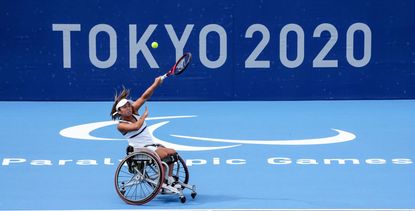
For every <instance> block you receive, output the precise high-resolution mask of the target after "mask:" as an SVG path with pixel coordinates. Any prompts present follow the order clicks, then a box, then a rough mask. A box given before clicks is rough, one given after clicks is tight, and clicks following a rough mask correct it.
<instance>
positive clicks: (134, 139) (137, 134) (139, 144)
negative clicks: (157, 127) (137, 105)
mask: <svg viewBox="0 0 415 211" xmlns="http://www.w3.org/2000/svg"><path fill="white" fill-rule="evenodd" d="M133 117H134V118H135V119H136V120H137V121H138V119H139V118H140V116H138V115H135V114H133ZM120 122H125V123H128V124H132V122H129V121H125V120H120ZM122 135H123V136H124V137H125V138H126V139H127V140H128V144H129V145H130V146H132V147H134V148H143V147H144V146H146V145H150V144H155V143H154V141H153V138H152V136H151V134H150V131H149V130H148V128H147V123H146V122H145V121H144V122H143V125H141V127H140V129H138V130H133V131H129V132H127V133H123V134H122Z"/></svg>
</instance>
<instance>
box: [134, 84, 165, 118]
mask: <svg viewBox="0 0 415 211" xmlns="http://www.w3.org/2000/svg"><path fill="white" fill-rule="evenodd" d="M162 82H163V80H161V77H157V78H155V79H154V83H153V84H152V85H151V86H150V87H148V88H147V90H146V91H145V92H144V93H143V94H142V95H141V97H140V98H138V99H137V100H136V101H135V102H134V103H133V108H134V109H135V110H136V111H137V110H138V109H139V108H140V107H141V106H142V105H143V104H144V103H145V102H146V101H147V100H148V99H150V97H151V95H153V92H154V90H155V89H156V88H157V87H159V86H160V84H161V83H162Z"/></svg>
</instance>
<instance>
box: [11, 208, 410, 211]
mask: <svg viewBox="0 0 415 211" xmlns="http://www.w3.org/2000/svg"><path fill="white" fill-rule="evenodd" d="M87 210H88V211H415V208H413V209H384V208H382V209H107V210H90V209H86V210H13V211H87Z"/></svg>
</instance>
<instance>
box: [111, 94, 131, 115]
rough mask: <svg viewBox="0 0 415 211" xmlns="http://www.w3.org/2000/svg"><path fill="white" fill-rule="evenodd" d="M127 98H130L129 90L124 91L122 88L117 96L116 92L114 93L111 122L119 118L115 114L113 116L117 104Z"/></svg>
mask: <svg viewBox="0 0 415 211" xmlns="http://www.w3.org/2000/svg"><path fill="white" fill-rule="evenodd" d="M128 96H130V90H129V89H126V88H125V87H124V86H123V87H122V91H121V93H120V94H119V95H118V94H117V92H115V96H114V104H113V105H112V109H111V114H110V115H111V119H112V120H116V119H119V118H120V117H121V116H120V115H119V114H115V115H113V114H114V113H115V112H116V111H117V110H116V106H117V103H118V102H120V100H122V99H124V98H125V99H127V97H128ZM133 110H134V109H133Z"/></svg>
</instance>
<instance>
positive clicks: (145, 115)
mask: <svg viewBox="0 0 415 211" xmlns="http://www.w3.org/2000/svg"><path fill="white" fill-rule="evenodd" d="M147 116H148V108H147V106H146V110H145V111H144V113H143V115H142V118H144V119H146V118H147Z"/></svg>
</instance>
